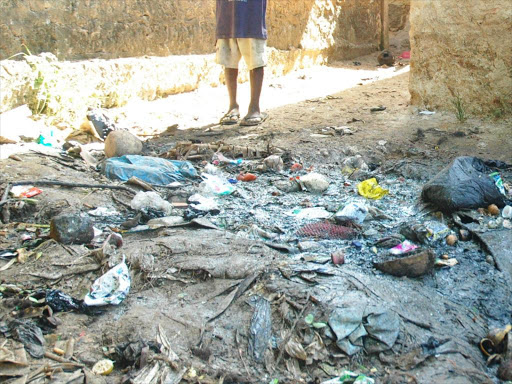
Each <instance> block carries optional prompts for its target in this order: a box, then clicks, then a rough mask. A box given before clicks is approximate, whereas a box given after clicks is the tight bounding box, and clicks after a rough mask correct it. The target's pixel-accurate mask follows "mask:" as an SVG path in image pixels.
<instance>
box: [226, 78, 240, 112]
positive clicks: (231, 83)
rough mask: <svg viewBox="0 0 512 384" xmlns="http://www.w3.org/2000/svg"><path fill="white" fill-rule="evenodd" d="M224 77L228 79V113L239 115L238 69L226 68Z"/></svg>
mask: <svg viewBox="0 0 512 384" xmlns="http://www.w3.org/2000/svg"><path fill="white" fill-rule="evenodd" d="M224 75H225V77H226V87H227V88H228V94H229V110H228V113H232V114H234V113H239V112H238V109H239V106H238V103H237V101H236V91H237V85H238V69H233V68H225V69H224Z"/></svg>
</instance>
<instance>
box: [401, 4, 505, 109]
mask: <svg viewBox="0 0 512 384" xmlns="http://www.w3.org/2000/svg"><path fill="white" fill-rule="evenodd" d="M410 39H411V47H412V57H411V74H410V92H411V99H412V103H413V104H416V105H419V106H426V107H431V108H440V109H450V108H453V102H454V100H455V99H456V98H460V100H461V101H462V103H463V106H464V108H465V109H466V111H467V112H471V113H475V114H487V113H501V112H499V111H502V112H504V111H510V110H511V109H512V1H503V0H471V1H465V2H463V3H461V1H460V0H443V1H439V0H412V1H411V32H410Z"/></svg>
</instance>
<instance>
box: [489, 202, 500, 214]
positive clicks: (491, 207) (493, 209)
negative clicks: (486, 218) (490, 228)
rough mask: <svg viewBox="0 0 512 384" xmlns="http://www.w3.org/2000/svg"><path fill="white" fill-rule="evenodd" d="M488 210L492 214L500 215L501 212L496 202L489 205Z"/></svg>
mask: <svg viewBox="0 0 512 384" xmlns="http://www.w3.org/2000/svg"><path fill="white" fill-rule="evenodd" d="M487 212H489V214H490V215H492V216H498V215H499V214H500V209H499V208H498V206H497V205H496V204H491V205H489V206H488V207H487Z"/></svg>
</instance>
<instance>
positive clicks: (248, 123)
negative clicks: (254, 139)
mask: <svg viewBox="0 0 512 384" xmlns="http://www.w3.org/2000/svg"><path fill="white" fill-rule="evenodd" d="M267 118H268V114H266V113H265V112H262V113H261V114H260V116H256V117H244V118H243V119H242V121H241V122H240V125H242V126H244V127H253V126H255V125H260V124H261V123H263V122H264V121H265V120H267Z"/></svg>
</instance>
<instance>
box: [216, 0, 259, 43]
mask: <svg viewBox="0 0 512 384" xmlns="http://www.w3.org/2000/svg"><path fill="white" fill-rule="evenodd" d="M266 12H267V0H217V10H216V16H217V39H231V38H255V39H266V38H267V26H266V23H265V14H266Z"/></svg>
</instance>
